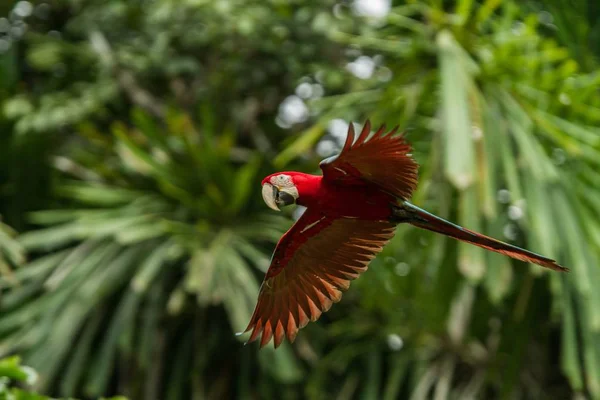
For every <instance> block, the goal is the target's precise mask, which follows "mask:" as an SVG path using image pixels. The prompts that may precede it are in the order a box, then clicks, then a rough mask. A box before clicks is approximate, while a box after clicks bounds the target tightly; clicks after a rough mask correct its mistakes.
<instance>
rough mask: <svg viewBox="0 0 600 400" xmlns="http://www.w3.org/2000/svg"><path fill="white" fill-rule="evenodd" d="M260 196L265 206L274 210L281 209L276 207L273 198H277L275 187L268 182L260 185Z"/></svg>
mask: <svg viewBox="0 0 600 400" xmlns="http://www.w3.org/2000/svg"><path fill="white" fill-rule="evenodd" d="M262 197H263V200H264V201H265V203H266V204H267V206H269V208H272V209H273V210H275V211H281V210H280V209H279V207H277V203H275V200H276V199H277V188H276V187H275V186H273V185H271V184H270V183H265V184H264V185H263V187H262Z"/></svg>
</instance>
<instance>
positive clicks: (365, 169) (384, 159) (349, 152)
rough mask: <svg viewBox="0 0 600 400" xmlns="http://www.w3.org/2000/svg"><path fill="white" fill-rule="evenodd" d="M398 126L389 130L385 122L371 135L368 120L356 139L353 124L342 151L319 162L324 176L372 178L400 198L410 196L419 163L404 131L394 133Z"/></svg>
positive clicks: (344, 180) (355, 180)
mask: <svg viewBox="0 0 600 400" xmlns="http://www.w3.org/2000/svg"><path fill="white" fill-rule="evenodd" d="M397 130H398V127H395V128H394V129H392V130H391V131H390V132H389V133H387V134H386V133H385V126H381V127H380V128H379V129H378V130H377V132H375V134H373V136H372V137H371V138H369V134H370V133H371V123H370V122H369V121H368V120H367V122H366V123H365V126H364V127H363V129H362V131H361V133H360V135H359V136H358V139H356V140H354V139H355V137H356V135H355V133H354V126H353V125H352V124H350V126H349V127H348V136H347V138H346V143H345V144H344V147H343V149H342V151H341V153H340V154H338V155H337V156H333V157H330V158H327V159H325V160H323V161H321V164H320V165H319V166H320V167H321V169H322V170H323V179H325V180H326V181H328V182H337V183H340V184H345V185H355V184H362V183H364V181H368V182H371V183H374V184H376V185H378V186H380V187H381V188H382V189H383V190H385V191H386V192H388V193H391V194H392V195H394V196H396V197H399V198H400V199H403V200H407V199H409V198H410V197H411V195H412V192H413V191H414V190H415V188H416V186H417V169H418V167H419V166H418V164H417V162H416V161H415V160H414V159H413V158H412V156H411V154H410V152H411V150H412V148H411V146H410V144H408V143H406V141H405V140H404V137H403V136H402V135H399V136H394V134H395V133H396V131H397Z"/></svg>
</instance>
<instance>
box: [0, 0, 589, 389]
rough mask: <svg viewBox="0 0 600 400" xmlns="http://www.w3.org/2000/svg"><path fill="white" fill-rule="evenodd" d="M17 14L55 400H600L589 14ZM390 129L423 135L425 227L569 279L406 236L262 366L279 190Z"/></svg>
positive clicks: (16, 116)
mask: <svg viewBox="0 0 600 400" xmlns="http://www.w3.org/2000/svg"><path fill="white" fill-rule="evenodd" d="M382 4H383V5H385V2H384V3H382ZM0 10H2V12H4V13H5V15H6V16H7V18H6V19H0V32H2V34H0V51H3V53H2V54H1V55H0V102H1V104H0V109H1V110H2V114H1V115H0V125H1V126H2V128H3V132H4V134H3V135H2V136H1V137H0V214H1V215H3V216H4V219H3V220H2V221H0V222H1V223H2V224H1V225H0V256H1V257H0V287H1V289H2V297H1V302H0V354H13V353H19V354H21V355H22V357H24V360H25V361H26V363H27V364H28V365H32V366H33V367H34V368H35V369H36V370H37V371H38V372H39V379H38V380H37V382H36V388H37V389H39V390H40V391H43V392H48V393H51V394H57V395H60V396H78V397H85V396H87V397H92V398H97V397H98V396H100V395H103V394H112V393H120V394H124V395H127V396H129V397H130V398H146V399H180V398H190V397H192V396H195V397H201V398H203V397H206V398H232V397H240V398H250V397H260V398H263V397H264V398H271V397H276V398H304V397H307V398H330V397H336V398H340V399H345V398H354V397H361V398H366V399H379V398H384V399H396V398H414V399H420V398H427V397H433V398H436V399H445V398H461V399H462V398H534V399H536V398H540V399H543V398H566V397H569V396H574V395H581V396H587V397H591V398H600V370H599V368H600V364H599V363H600V350H599V349H600V346H599V344H600V294H599V293H598V291H596V290H594V287H593V283H594V282H597V281H598V280H599V278H600V276H599V273H600V271H599V270H598V265H596V263H595V262H594V261H595V260H598V259H599V258H598V256H599V255H600V223H599V222H598V221H600V219H599V217H600V215H598V210H600V204H599V203H598V196H597V195H596V192H597V189H596V188H597V187H598V186H599V185H600V180H599V178H598V176H599V175H598V171H599V169H600V165H599V161H600V136H599V133H600V132H599V130H598V128H597V127H596V126H597V125H598V122H600V95H599V94H598V91H597V87H598V83H599V81H600V75H598V73H597V66H598V58H597V57H598V55H600V53H599V50H598V43H599V42H598V23H597V21H598V16H599V15H600V10H598V7H597V6H595V3H593V2H592V1H585V0H576V1H573V2H570V1H565V0H555V1H552V2H548V3H547V2H543V4H542V3H538V2H534V1H529V2H520V1H517V0H514V1H504V2H500V1H496V0H481V1H475V0H458V1H442V0H431V1H427V2H424V1H423V2H417V1H406V2H403V1H397V2H394V4H392V7H391V9H390V10H389V11H388V12H387V13H385V15H383V16H380V17H375V16H371V17H369V16H364V15H360V14H361V12H363V13H364V11H361V10H362V9H361V7H360V4H359V3H352V2H350V3H348V2H340V3H336V2H335V1H329V0H328V1H323V2H301V1H297V2H283V1H277V0H270V1H267V2H264V1H252V0H223V1H218V2H211V1H202V0H200V1H198V0H184V1H178V2H175V1H170V0H152V1H144V2H136V1H129V2H126V1H124V0H116V1H111V2H105V1H99V0H92V1H86V2H82V1H76V0H56V1H52V2H48V3H42V2H40V3H35V4H33V3H29V2H26V1H24V2H18V3H16V4H15V5H14V6H13V7H12V8H6V9H2V8H0ZM590 44H591V46H590ZM594 46H595V47H594ZM367 117H370V118H371V120H372V121H373V122H374V123H376V124H377V123H382V122H387V123H388V124H391V125H395V124H400V125H401V126H402V127H403V128H405V129H406V130H407V136H408V139H409V140H410V141H411V142H412V143H413V145H414V147H415V151H414V154H415V157H416V159H417V160H418V161H419V163H420V164H421V166H422V167H421V170H420V186H419V189H418V191H417V193H416V194H415V197H414V199H413V201H414V202H415V203H416V204H418V205H422V206H424V207H426V208H427V209H429V210H431V211H433V212H435V213H438V214H439V215H441V216H443V217H445V218H449V219H452V220H455V221H457V222H459V223H460V224H462V225H464V226H467V227H469V228H472V229H475V230H480V231H483V232H485V233H487V234H490V235H492V236H496V237H500V238H502V237H504V238H505V239H506V240H511V241H513V242H515V243H516V244H518V245H521V246H527V247H528V248H530V249H532V250H534V251H539V252H540V253H543V254H545V255H548V256H551V257H555V258H557V259H558V260H559V262H560V263H561V264H563V265H565V266H568V267H570V268H571V269H572V272H571V273H570V274H568V275H566V274H563V275H561V274H557V273H547V272H544V271H542V270H541V269H540V268H539V267H536V266H525V265H518V264H521V263H516V262H514V263H513V262H512V261H511V260H509V259H507V258H504V257H502V256H499V255H497V254H488V253H485V252H484V251H483V250H481V249H479V248H475V247H472V246H468V245H463V244H458V243H456V242H454V241H452V240H450V239H446V238H443V237H437V236H434V235H433V234H431V233H428V232H421V231H417V230H416V229H415V228H411V227H399V228H398V233H397V237H396V239H395V240H394V241H393V242H392V244H391V245H390V246H388V247H387V248H386V249H385V250H384V252H383V254H382V255H381V256H380V257H378V258H377V259H376V260H375V261H374V262H373V263H372V268H370V269H369V271H368V272H367V273H366V274H365V275H364V276H363V277H362V278H361V279H359V280H358V281H357V282H356V283H354V284H353V286H352V288H351V289H350V290H349V291H348V292H347V293H346V295H345V296H344V299H343V301H342V302H341V303H339V304H337V305H336V306H335V307H333V308H332V310H331V311H330V312H328V313H327V314H325V315H324V316H323V317H322V318H321V320H320V321H319V322H318V323H315V324H310V325H309V326H308V327H307V328H306V329H304V330H302V331H301V333H300V334H299V336H298V339H297V341H296V343H295V344H294V345H293V346H290V345H287V344H286V345H284V346H282V347H281V348H280V349H278V350H277V351H274V350H273V349H271V348H268V349H265V350H263V351H260V352H259V351H258V349H257V347H256V346H247V347H243V346H242V341H241V340H240V339H241V338H236V337H235V336H234V335H233V333H234V332H237V331H240V330H242V329H243V328H244V327H245V324H246V323H247V322H248V320H249V318H250V313H251V311H252V308H253V307H254V303H255V299H256V295H257V291H258V285H259V283H260V281H261V280H262V277H263V274H264V271H265V270H266V268H267V266H268V261H269V256H270V252H271V251H272V249H273V246H274V244H275V243H276V241H277V240H278V238H279V237H280V236H281V234H282V233H283V232H284V231H285V229H286V228H287V227H288V226H289V225H290V224H291V218H289V214H287V215H284V216H282V215H273V214H272V213H271V212H270V211H269V210H268V209H267V208H266V207H265V206H264V205H263V204H262V200H261V196H260V194H259V189H260V185H259V182H260V180H261V179H262V177H263V176H265V175H267V174H269V173H272V172H273V171H276V170H281V169H297V170H303V171H306V172H315V171H318V169H317V163H318V160H319V159H320V158H322V157H325V156H327V155H330V154H331V153H332V152H335V151H336V149H339V143H340V140H343V134H340V130H339V127H340V125H341V126H343V128H344V129H345V128H346V126H347V123H346V121H356V122H358V123H362V121H364V120H365V119H366V118H367ZM336 127H337V128H336ZM15 230H16V231H18V234H17V232H16V231H15ZM15 362H16V361H15Z"/></svg>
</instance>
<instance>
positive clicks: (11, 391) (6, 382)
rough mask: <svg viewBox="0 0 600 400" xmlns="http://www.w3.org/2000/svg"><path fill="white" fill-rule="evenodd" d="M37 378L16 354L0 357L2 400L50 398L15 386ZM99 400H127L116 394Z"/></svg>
mask: <svg viewBox="0 0 600 400" xmlns="http://www.w3.org/2000/svg"><path fill="white" fill-rule="evenodd" d="M37 378H38V374H37V372H35V371H34V370H33V369H32V368H30V367H27V366H24V365H21V359H20V358H19V357H17V356H13V357H7V358H3V359H0V399H2V400H51V399H50V397H47V396H42V395H39V394H37V393H34V392H31V391H26V390H23V389H21V388H18V387H14V386H15V382H18V383H21V384H25V385H32V384H33V383H35V381H36V380H37ZM99 400H127V399H125V397H121V396H117V397H111V398H110V399H105V398H101V399H99Z"/></svg>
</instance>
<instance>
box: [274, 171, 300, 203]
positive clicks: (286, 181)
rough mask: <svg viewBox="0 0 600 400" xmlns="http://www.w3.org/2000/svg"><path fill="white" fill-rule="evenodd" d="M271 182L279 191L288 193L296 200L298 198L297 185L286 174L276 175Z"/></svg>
mask: <svg viewBox="0 0 600 400" xmlns="http://www.w3.org/2000/svg"><path fill="white" fill-rule="evenodd" d="M269 182H270V183H271V185H273V186H275V187H276V188H277V189H279V190H283V191H285V192H288V193H289V194H291V195H292V196H294V197H295V198H296V199H297V198H298V189H297V188H296V185H294V182H293V181H292V177H291V176H289V175H286V174H279V175H275V176H272V177H271V179H269Z"/></svg>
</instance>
